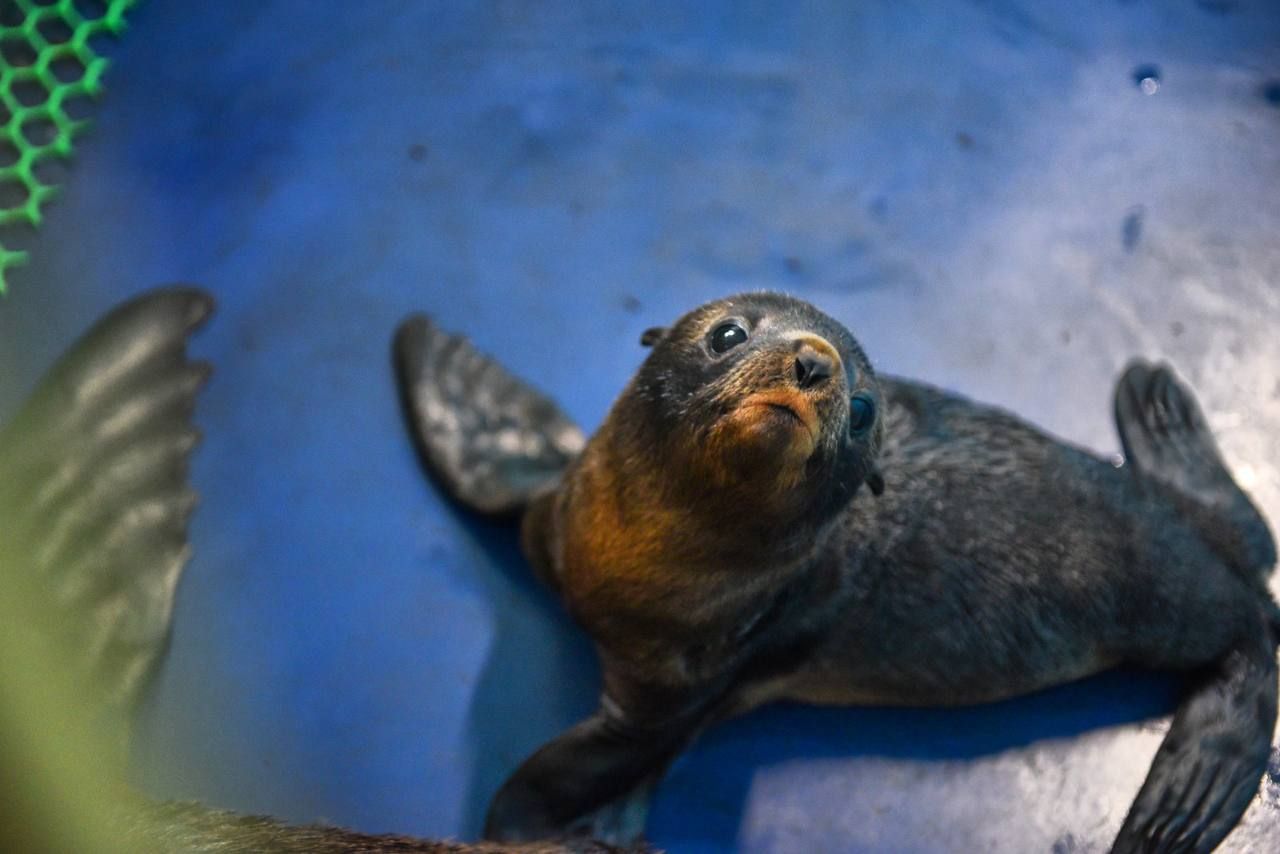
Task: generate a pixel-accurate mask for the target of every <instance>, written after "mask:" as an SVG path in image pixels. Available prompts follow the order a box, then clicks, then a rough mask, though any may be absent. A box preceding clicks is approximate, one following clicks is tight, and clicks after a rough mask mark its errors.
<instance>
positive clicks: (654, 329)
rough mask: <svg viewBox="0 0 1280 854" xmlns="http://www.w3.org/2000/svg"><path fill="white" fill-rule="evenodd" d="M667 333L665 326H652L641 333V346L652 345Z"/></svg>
mask: <svg viewBox="0 0 1280 854" xmlns="http://www.w3.org/2000/svg"><path fill="white" fill-rule="evenodd" d="M666 334H667V328H666V327H665V326H651V327H649V328H648V329H646V330H645V331H644V332H641V333H640V346H641V347H652V346H653V345H654V344H657V343H658V339H659V338H661V337H662V336H663V335H666Z"/></svg>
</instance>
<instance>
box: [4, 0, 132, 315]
mask: <svg viewBox="0 0 1280 854" xmlns="http://www.w3.org/2000/svg"><path fill="white" fill-rule="evenodd" d="M135 5H137V0H0V228H6V227H10V226H14V225H21V224H25V225H27V226H30V227H32V228H34V227H36V226H38V225H39V224H40V221H41V219H42V214H41V208H42V207H43V205H44V204H45V203H46V202H48V201H49V200H50V199H51V198H53V196H54V194H55V193H56V192H57V187H56V186H54V185H53V184H52V183H51V182H49V181H48V180H47V179H46V180H42V178H41V175H40V174H39V173H38V167H39V166H40V165H41V164H42V163H44V162H45V161H48V160H52V159H53V158H62V159H67V158H70V157H71V142H72V140H73V139H75V137H76V136H77V135H78V134H79V133H80V132H81V131H83V130H84V128H85V127H86V126H87V125H88V122H87V121H86V120H84V119H82V118H72V115H71V113H73V112H78V110H77V109H76V108H75V106H76V99H85V98H95V97H97V96H98V94H99V93H100V92H101V91H102V83H101V80H102V72H103V71H104V70H106V67H107V60H106V59H104V58H102V57H100V56H98V55H97V54H95V53H94V52H93V49H92V48H91V47H90V46H89V39H91V38H93V37H94V36H97V35H101V34H103V33H110V34H112V35H119V34H120V33H121V32H122V31H123V30H124V28H125V21H124V15H125V13H126V12H127V11H129V9H131V8H132V7H133V6H135ZM26 260H27V253H26V252H19V251H16V250H11V249H9V248H7V247H5V246H4V245H3V243H0V294H3V293H4V292H5V289H6V284H5V276H6V274H7V272H8V271H9V270H10V269H12V268H13V267H17V266H19V265H21V264H23V263H25V262H26Z"/></svg>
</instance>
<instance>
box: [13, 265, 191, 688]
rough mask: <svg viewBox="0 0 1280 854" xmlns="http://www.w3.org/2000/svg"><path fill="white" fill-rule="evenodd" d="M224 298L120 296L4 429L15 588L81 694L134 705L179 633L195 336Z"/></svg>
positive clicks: (185, 291) (169, 291)
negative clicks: (124, 299) (173, 622)
mask: <svg viewBox="0 0 1280 854" xmlns="http://www.w3.org/2000/svg"><path fill="white" fill-rule="evenodd" d="M212 309H213V301H212V299H211V298H210V297H209V296H207V295H206V294H204V293H202V292H200V291H198V290H195V289H192V288H166V289H163V290H158V291H153V292H151V293H148V294H144V295H142V296H140V297H137V298H136V299H134V300H132V301H130V302H128V303H125V304H124V305H122V306H120V307H118V308H116V309H115V310H114V311H112V312H111V313H110V314H108V315H107V316H106V317H105V318H103V319H102V320H101V321H99V322H98V323H97V324H96V325H95V326H94V327H93V328H92V329H90V330H89V332H87V333H85V335H83V336H82V337H81V338H80V339H79V340H78V341H77V342H76V343H75V344H74V345H73V346H72V347H71V349H70V350H69V351H68V352H67V353H66V354H65V355H64V356H63V357H62V358H61V359H60V360H59V361H58V362H57V363H56V364H55V365H54V367H53V368H52V369H51V370H50V371H49V373H48V374H46V375H45V377H44V378H43V379H42V380H41V382H40V384H39V386H38V387H37V388H36V390H35V392H34V393H33V394H32V396H31V398H30V399H29V400H28V401H27V402H26V404H25V405H24V406H23V408H22V409H21V410H20V411H19V413H18V414H17V416H16V417H15V418H14V420H13V421H12V422H11V423H10V424H8V425H7V426H6V427H5V428H4V429H3V430H2V431H0V526H3V527H2V528H0V565H2V566H3V568H4V570H5V585H6V588H7V589H6V590H5V591H4V592H3V594H2V595H5V596H8V597H17V598H18V601H23V602H28V603H30V605H31V610H32V611H34V612H35V613H38V614H39V624H38V626H36V628H37V629H38V630H39V632H40V634H42V635H43V634H47V635H48V636H49V637H48V640H49V642H50V643H51V644H53V645H54V647H55V648H56V649H57V650H58V654H61V655H65V656H70V657H71V658H72V659H73V661H72V662H71V666H72V667H73V668H74V674H73V676H74V678H75V679H76V680H77V682H76V683H75V684H78V685H81V686H83V694H82V695H81V696H83V697H86V698H91V700H92V701H94V702H95V703H101V704H104V705H105V706H107V707H112V706H114V707H116V708H121V709H127V707H128V706H129V705H130V704H131V703H132V702H133V701H134V700H135V699H136V697H137V695H138V692H139V689H140V687H141V686H142V685H143V683H144V682H145V680H146V678H147V676H148V675H149V674H150V673H151V671H152V669H153V667H154V665H155V663H156V662H157V660H158V659H159V657H160V655H161V653H162V652H163V651H164V648H165V644H166V643H167V641H168V637H169V624H170V618H171V615H172V610H173V596H174V590H175V587H176V585H177V582H178V576H179V574H180V572H181V571H182V567H183V566H184V565H185V563H186V561H187V557H188V554H189V549H188V546H187V518H188V516H189V514H190V512H191V509H192V507H193V506H194V504H195V493H194V492H193V491H192V490H191V488H190V486H189V485H188V483H187V457H188V455H189V453H190V452H191V449H192V447H194V445H195V444H196V441H197V440H198V433H197V431H196V429H195V427H194V426H193V425H192V422H191V415H192V409H193V407H194V401H195V395H196V392H197V390H198V389H199V387H200V386H201V384H202V383H203V382H204V380H205V378H206V377H207V376H208V374H209V366H208V365H207V364H204V363H200V362H191V361H188V360H187V357H186V339H187V336H188V335H189V334H190V333H191V332H192V330H194V329H195V328H196V327H198V326H199V325H200V324H201V323H202V322H203V321H204V320H205V318H206V317H208V315H209V313H210V312H211V311H212Z"/></svg>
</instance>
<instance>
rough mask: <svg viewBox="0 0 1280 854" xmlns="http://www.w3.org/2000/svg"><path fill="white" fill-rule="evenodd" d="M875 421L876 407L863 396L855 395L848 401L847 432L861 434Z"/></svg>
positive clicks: (869, 399)
mask: <svg viewBox="0 0 1280 854" xmlns="http://www.w3.org/2000/svg"><path fill="white" fill-rule="evenodd" d="M875 420H876V405H875V403H874V402H872V400H871V398H869V397H867V396H866V395H864V394H855V395H854V396H853V399H852V400H850V401H849V430H850V431H851V432H854V433H862V432H864V431H865V430H866V429H867V428H868V427H870V426H871V423H872V422H873V421H875Z"/></svg>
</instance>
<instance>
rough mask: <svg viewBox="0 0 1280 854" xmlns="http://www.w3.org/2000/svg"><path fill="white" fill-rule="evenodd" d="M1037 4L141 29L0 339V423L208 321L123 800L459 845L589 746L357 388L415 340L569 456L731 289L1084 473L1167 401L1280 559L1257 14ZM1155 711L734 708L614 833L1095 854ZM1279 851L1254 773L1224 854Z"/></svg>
mask: <svg viewBox="0 0 1280 854" xmlns="http://www.w3.org/2000/svg"><path fill="white" fill-rule="evenodd" d="M1066 8H1067V7H1065V6H1062V5H1053V4H1043V3H1032V2H1029V0H1024V2H1018V0H970V2H963V3H933V4H931V3H924V2H902V0H883V2H868V3H857V4H854V3H837V2H828V3H815V4H793V3H782V2H778V3H760V2H752V3H746V4H740V3H731V2H727V0H726V2H705V3H698V4H652V3H643V4H641V3H632V4H611V3H592V4H579V3H567V2H566V3H559V4H557V3H543V4H524V3H516V2H494V3H488V4H477V3H453V4H435V3H431V4H428V3H406V2H369V3H343V4H338V3H314V2H302V0H293V2H286V0H253V2H225V3H171V2H162V1H161V0H151V2H148V3H145V4H143V5H142V6H140V7H139V8H138V10H137V11H136V13H134V14H133V16H132V22H133V26H132V28H131V29H130V31H129V32H128V33H127V34H126V36H125V37H124V39H123V40H122V41H121V42H120V43H119V44H117V45H115V46H114V47H112V48H111V51H110V52H111V56H112V58H113V65H112V67H111V69H110V71H109V72H108V75H107V77H106V83H107V90H108V91H107V94H106V97H105V98H104V99H103V101H102V102H101V103H100V104H98V105H97V108H96V110H95V114H94V117H95V120H96V124H95V126H94V128H93V129H92V131H91V132H90V133H89V134H88V135H86V136H85V137H83V139H82V140H81V142H80V143H79V145H78V151H77V156H76V159H75V161H74V164H73V165H72V166H71V167H70V169H69V170H68V172H67V174H66V178H65V186H64V190H63V193H62V195H61V196H60V197H59V199H58V200H57V201H56V203H55V204H54V205H53V206H52V207H51V208H50V209H49V212H48V217H47V220H46V222H45V224H44V226H43V227H42V229H41V231H40V232H39V233H38V234H37V235H35V236H34V237H33V238H31V239H30V240H29V248H30V249H31V252H32V262H31V264H30V265H29V266H28V267H27V268H26V269H24V270H22V271H20V272H19V273H18V274H16V275H15V276H14V277H13V281H12V282H11V293H10V295H9V296H8V297H6V298H5V299H4V300H3V301H0V369H3V370H4V371H5V374H4V375H3V379H4V381H3V382H2V383H0V416H3V415H6V414H8V413H10V412H12V411H13V409H14V407H15V406H16V405H17V403H18V401H19V399H20V397H21V395H22V394H23V393H25V390H26V389H28V388H30V385H31V383H32V382H34V380H35V378H36V377H37V376H38V374H39V373H40V371H42V370H43V368H44V367H45V366H47V365H48V363H49V362H50V361H51V359H52V358H53V357H54V356H55V354H56V353H57V352H58V351H59V350H60V349H61V348H62V347H63V346H64V345H65V344H66V343H67V342H68V341H70V339H71V338H72V337H73V336H74V335H75V334H76V333H78V332H79V331H80V330H81V329H83V328H84V327H85V326H86V325H87V324H88V323H89V322H90V321H91V320H92V319H93V318H95V317H96V316H98V315H99V314H100V313H101V312H103V311H104V310H105V309H106V308H107V307H108V306H110V305H112V304H114V303H115V302H117V301H119V300H120V299H122V298H124V297H126V296H128V295H130V294H133V293H136V292H137V291H139V290H142V289H144V288H147V287H149V286H152V285H155V284H159V283H163V282H170V281H175V280H184V281H190V282H196V283H199V284H201V285H203V286H205V287H207V288H208V289H209V290H210V291H212V292H213V293H214V294H215V295H216V296H217V299H218V301H219V309H218V313H217V316H216V317H215V319H214V322H213V323H212V324H211V325H210V326H209V327H208V329H207V330H206V331H205V332H203V333H201V334H200V336H199V338H198V339H197V341H196V342H195V345H194V350H195V352H196V354H197V355H198V356H200V357H203V358H206V359H209V360H211V361H212V362H213V363H214V364H215V365H216V370H217V373H216V375H215V377H214V380H213V381H212V383H211V384H210V386H209V387H208V389H207V391H206V392H205V393H204V394H203V396H202V398H201V401H200V406H199V410H198V412H197V419H198V421H199V424H200V426H201V428H202V429H203V431H204V434H205V440H204V443H203V445H202V446H201V448H200V450H199V451H198V453H197V455H196V458H195V463H194V470H193V480H194V482H195V485H196V487H197V489H198V490H199V492H200V494H201V496H202V501H201V504H200V507H199V510H198V512H197V514H196V516H195V519H194V523H193V527H192V541H193V545H194V559H193V560H192V562H191V564H190V566H189V568H188V570H187V572H186V575H185V577H184V579H183V581H182V584H181V587H180V589H179V592H178V604H177V610H176V617H175V621H176V622H175V630H174V635H173V644H172V648H171V650H170V652H169V655H168V658H167V660H166V661H165V662H164V664H163V667H162V669H161V671H160V673H159V676H158V679H157V681H156V683H155V685H154V689H153V691H152V692H151V694H150V695H149V697H148V698H147V701H146V703H145V705H144V708H143V709H142V714H141V716H140V720H139V722H138V728H137V734H136V739H135V742H134V759H135V761H134V765H135V776H136V779H137V781H138V782H139V784H140V785H141V786H143V787H144V788H145V790H147V791H148V792H150V793H152V794H154V795H157V796H162V797H183V798H199V799H201V800H204V801H207V802H209V803H213V804H217V805H220V806H224V807H229V808H234V809H238V810H247V811H254V812H266V813H273V814H276V815H279V816H283V817H286V818H289V819H292V820H298V821H316V820H322V821H329V822H334V823H339V824H344V825H350V826H354V827H358V828H361V829H364V830H370V831H393V830H394V831H400V832H405V833H415V834H422V835H433V836H450V837H457V838H463V839H467V838H474V837H475V836H476V835H477V834H478V832H479V827H480V822H481V820H482V817H483V812H484V808H485V805H486V804H487V801H488V799H489V797H490V796H491V795H492V793H493V792H494V790H495V789H496V788H497V786H498V785H499V784H500V783H501V781H502V780H503V779H504V778H505V776H506V775H507V774H508V773H510V772H511V770H513V769H514V767H515V766H516V764H517V763H518V762H519V761H520V760H521V759H522V758H523V757H524V756H525V755H527V754H528V753H529V752H530V751H532V750H533V749H534V748H535V747H536V746H537V745H539V744H540V743H541V742H543V741H544V740H546V739H547V738H549V737H551V736H552V735H554V734H555V733H556V732H557V731H559V730H561V729H562V728H564V727H566V726H567V725H569V724H570V723H572V722H573V721H575V720H576V719H577V718H579V717H580V716H582V715H584V714H586V713H587V712H588V711H589V710H590V709H591V708H592V706H593V703H594V699H595V693H596V690H597V687H598V674H597V670H596V667H595V663H594V660H593V658H592V652H591V649H590V647H589V645H588V643H587V642H586V640H585V639H584V637H583V636H582V635H581V633H580V632H579V631H578V630H576V629H575V628H574V627H573V626H572V625H571V624H570V622H569V621H568V619H567V618H566V617H565V616H564V614H563V613H562V611H561V609H560V608H559V606H558V604H557V603H556V602H555V601H554V600H553V599H552V598H551V597H550V596H549V595H547V594H546V593H544V592H542V591H541V590H539V589H538V588H537V587H536V585H535V584H534V583H533V581H532V580H531V579H530V577H529V575H528V573H527V571H526V568H525V566H524V565H523V563H522V561H521V559H520V558H519V556H518V552H517V550H516V547H515V543H514V538H513V536H512V535H511V533H510V532H509V531H508V530H506V529H504V528H502V527H499V526H494V525H491V524H488V523H482V522H478V521H476V520H474V519H471V518H468V517H467V516H466V515H464V514H462V513H460V512H458V511H456V510H454V509H452V508H451V507H450V506H449V504H448V503H447V501H446V500H445V499H444V497H443V496H442V494H441V493H440V491H439V490H437V489H436V488H434V487H433V486H432V485H431V484H430V483H429V482H427V481H426V480H424V478H423V477H422V475H421V473H420V470H419V467H418V464H417V460H416V458H415V456H414V452H413V449H412V447H411V445H410V443H409V441H408V439H407V438H406V435H405V431H404V429H403V426H402V422H401V416H400V412H399V409H398V405H397V400H396V396H395V389H394V386H393V383H392V378H391V373H390V361H389V343H390V337H391V333H392V330H393V329H394V327H395V324H396V323H397V321H398V320H399V319H400V318H401V317H402V316H403V315H404V314H406V313H408V312H410V311H413V310H425V311H427V312H430V313H431V314H433V315H434V316H435V317H436V318H437V319H438V320H439V322H440V323H441V324H442V325H443V326H445V327H446V328H449V329H453V330H458V331H464V332H466V333H468V334H469V335H471V336H472V337H473V338H474V340H475V341H476V342H478V344H479V345H480V346H481V347H482V348H483V349H485V350H487V351H489V352H491V353H493V354H494V355H496V356H497V357H498V358H499V359H500V360H501V361H503V362H504V363H506V364H508V365H511V366H514V367H516V368H517V369H518V372H519V373H520V374H521V375H522V376H524V377H526V378H527V379H529V380H531V381H533V382H535V383H536V384H537V385H539V386H540V387H542V388H544V389H546V390H548V391H550V392H551V393H552V394H553V395H554V396H555V397H556V398H557V399H558V400H560V401H561V402H562V403H563V405H564V406H565V408H566V409H567V410H568V412H569V413H570V414H571V415H573V416H574V417H575V418H576V419H578V420H579V421H580V422H581V423H582V424H583V425H584V426H585V427H587V428H591V427H594V426H595V425H597V424H599V422H600V420H601V418H602V417H603V414H604V412H605V411H606V409H607V407H608V405H609V403H610V402H611V400H612V399H613V397H614V395H616V393H617V392H618V390H619V389H620V388H621V386H622V384H623V383H624V382H625V380H626V379H627V377H628V376H629V375H630V374H631V372H632V371H633V370H634V368H635V367H636V365H637V364H638V363H639V361H640V359H641V357H642V355H643V351H642V350H641V349H640V348H639V347H638V345H637V344H636V341H637V339H638V336H639V333H640V331H641V330H643V329H644V328H646V327H648V326H653V325H658V324H662V323H664V322H666V321H669V320H671V319H672V318H674V317H675V316H676V315H678V314H680V313H682V312H683V311H684V310H686V309H687V308H689V307H691V306H693V305H695V304H697V303H699V302H701V301H703V300H706V299H708V298H711V297H715V296H721V295H725V294H727V293H731V292H734V291H738V290H743V289H754V288H773V289H781V290H786V291H789V292H792V293H795V294H798V295H801V296H804V297H806V298H808V299H810V300H812V301H814V302H815V303H817V304H818V305H820V306H821V307H822V308H824V309H825V310H826V311H828V312H829V313H831V314H833V315H834V316H836V317H837V318H839V319H841V320H843V321H845V322H846V323H847V324H848V325H849V326H850V328H852V329H853V331H854V332H855V334H856V335H857V336H858V337H859V338H860V339H861V341H862V343H863V344H864V346H865V348H866V350H867V351H868V353H869V354H870V355H871V357H872V359H873V361H874V362H875V364H876V365H877V367H878V368H879V369H880V370H882V371H885V372H890V373H896V374H902V375H907V376H913V377H918V378H922V379H926V380H930V381H933V382H936V383H939V384H942V385H944V386H946V387H948V388H951V389H955V390H958V391H961V392H964V393H966V394H969V395H971V396H974V397H977V398H981V399H984V400H988V401H991V402H995V403H998V404H1001V405H1003V406H1006V407H1008V408H1011V409H1013V410H1016V411H1018V412H1019V413H1022V414H1024V415H1025V416H1027V417H1029V418H1031V419H1032V420H1034V421H1035V422H1037V423H1039V424H1041V425H1043V426H1045V427H1047V428H1048V429H1050V430H1051V431H1053V432H1055V433H1056V434H1058V435H1060V436H1062V437H1064V438H1066V439H1068V440H1070V441H1072V442H1076V443H1080V444H1083V445H1087V446H1089V447H1091V448H1094V449H1096V450H1097V451H1099V452H1101V453H1106V454H1110V453H1114V452H1115V451H1116V450H1117V448H1118V443H1117V440H1116V437H1115V434H1114V431H1113V428H1112V425H1111V420H1110V413H1109V406H1110V404H1109V401H1110V394H1111V386H1112V382H1113V381H1114V378H1115V377H1116V376H1117V374H1118V371H1119V369H1120V367H1121V365H1122V364H1124V362H1125V361H1126V360H1128V359H1129V358H1130V357H1131V356H1134V355H1144V356H1147V357H1152V358H1164V359H1168V360H1169V361H1171V362H1172V363H1173V364H1174V366H1175V367H1176V368H1177V369H1178V371H1179V372H1180V373H1181V374H1182V375H1183V376H1184V377H1186V378H1187V379H1188V380H1189V381H1190V382H1191V384H1192V385H1193V386H1194V387H1195V388H1196V389H1197V390H1198V393H1199V394H1200V396H1201V399H1202V401H1203V403H1204V406H1205V409H1206V410H1207V412H1208V417H1209V420H1210V422H1211V423H1212V425H1213V427H1214V428H1215V430H1216V431H1217V435H1218V436H1219V439H1220V443H1221V445H1222V448H1223V451H1224V454H1225V456H1226V457H1227V459H1228V460H1229V462H1230V463H1231V464H1232V465H1233V467H1234V470H1235V472H1236V474H1237V476H1238V478H1239V480H1240V482H1241V483H1242V484H1244V485H1245V486H1246V488H1248V489H1249V490H1250V491H1251V492H1252V494H1253V495H1254V496H1255V498H1256V499H1257V501H1258V503H1259V505H1260V506H1261V508H1262V509H1263V511H1264V512H1265V513H1266V514H1267V515H1268V516H1269V517H1270V518H1271V519H1272V520H1273V522H1280V440H1278V439H1277V437H1278V436H1280V369H1278V366H1280V336H1277V335H1276V334H1275V332H1276V329H1277V328H1280V237H1278V235H1280V104H1278V103H1277V102H1278V101H1280V7H1278V6H1276V5H1275V4H1274V3H1270V2H1265V1H1264V0H1253V2H1250V0H1239V2H1235V0H1200V2H1193V0H1169V2H1155V0H1131V2H1083V3H1077V4H1071V5H1070V11H1069V12H1068V11H1065V10H1066ZM1144 80H1145V81H1146V85H1145V89H1144V87H1143V81H1144ZM1175 694H1176V684H1175V683H1174V682H1172V681H1170V680H1167V679H1164V678H1161V677H1158V676H1153V675H1151V674H1140V673H1113V674H1108V675H1105V676H1103V677H1100V678H1098V679H1095V680H1091V681H1088V682H1086V683H1083V684H1079V685H1073V686H1068V687H1064V688H1061V689H1058V690H1054V691H1050V692H1047V693H1044V694H1040V695H1037V696H1034V697H1029V698H1025V699H1021V700H1017V701H1014V702H1008V703H1002V704H999V705H995V706H989V707H982V708H971V709H963V710H950V711H944V710H906V711H902V710H896V711H895V710H877V709H812V708H802V707H777V708H769V709H764V710H761V711H759V712H757V713H755V714H752V715H750V716H748V717H746V718H743V719H740V720H737V721H734V722H731V723H729V724H726V725H723V726H721V727H718V728H716V729H714V730H713V731H711V732H709V733H708V734H707V735H706V736H705V737H704V738H703V739H702V740H701V741H700V742H699V743H698V744H697V745H696V746H695V747H694V748H693V749H692V750H691V751H690V752H689V753H688V754H687V755H686V756H685V757H683V758H682V759H680V760H679V761H678V762H677V764H676V765H675V767H674V768H673V769H672V771H671V773H670V774H669V776H668V777H667V779H666V780H665V781H664V782H663V784H662V785H661V787H660V788H659V790H658V794H657V799H656V802H655V805H654V809H653V813H652V815H651V819H650V824H649V833H650V837H651V838H652V840H653V841H654V842H655V843H656V844H657V845H659V846H661V847H663V848H666V849H667V850H669V851H672V852H702V851H723V850H732V849H738V850H743V851H752V852H790V851H795V852H811V851H966V852H967V851H995V852H1031V851H1044V852H1050V851H1052V852H1055V854H1058V852H1073V851H1103V850H1105V848H1106V845H1107V843H1108V842H1109V840H1110V838H1111V835H1112V834H1113V833H1114V832H1115V830H1116V829H1117V828H1118V826H1119V823H1120V821H1121V819H1122V818H1123V815H1124V811H1125V809H1126V808H1127V806H1128V804H1129V801H1130V799H1131V798H1132V796H1133V794H1134V793H1135V792H1136V790H1137V787H1138V785H1139V784H1140V782H1141V780H1142V778H1143V776H1144V774H1145V772H1146V768H1147V764H1148V762H1149V760H1150V757H1151V755H1152V753H1153V752H1154V750H1155V747H1156V745H1157V743H1158V742H1159V739H1160V737H1161V733H1162V730H1163V727H1164V726H1165V724H1166V721H1167V718H1166V717H1164V716H1165V715H1166V714H1167V713H1168V711H1169V710H1170V709H1171V708H1172V706H1173V703H1174V697H1175ZM1277 838H1280V759H1277V761H1275V762H1273V764H1272V772H1271V776H1270V777H1269V778H1268V779H1267V780H1264V783H1263V786H1262V788H1261V791H1260V796H1259V798H1258V799H1257V801H1256V802H1255V803H1254V805H1253V807H1252V808H1251V810H1250V812H1249V813H1248V815H1247V816H1246V819H1245V821H1244V824H1243V826H1242V828H1241V829H1240V830H1238V831H1237V833H1236V834H1235V835H1234V836H1232V837H1231V839H1230V840H1229V842H1228V845H1227V846H1226V847H1225V850H1228V851H1263V850H1275V848H1274V846H1275V840H1276V839H1277Z"/></svg>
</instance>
